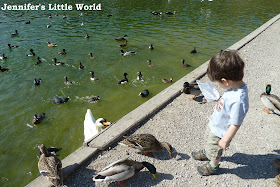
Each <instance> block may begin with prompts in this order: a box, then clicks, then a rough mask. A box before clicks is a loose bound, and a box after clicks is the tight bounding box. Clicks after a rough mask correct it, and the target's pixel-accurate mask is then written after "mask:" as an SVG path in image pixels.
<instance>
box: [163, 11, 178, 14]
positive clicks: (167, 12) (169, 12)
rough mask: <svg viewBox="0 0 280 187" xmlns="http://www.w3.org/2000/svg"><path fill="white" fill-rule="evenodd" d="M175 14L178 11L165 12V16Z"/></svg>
mask: <svg viewBox="0 0 280 187" xmlns="http://www.w3.org/2000/svg"><path fill="white" fill-rule="evenodd" d="M175 13H176V11H174V12H165V14H167V15H173V14H175Z"/></svg>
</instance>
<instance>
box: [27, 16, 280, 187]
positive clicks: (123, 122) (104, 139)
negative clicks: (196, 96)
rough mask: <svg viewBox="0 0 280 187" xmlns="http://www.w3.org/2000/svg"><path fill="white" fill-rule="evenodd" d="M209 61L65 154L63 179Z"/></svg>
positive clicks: (175, 94)
mask: <svg viewBox="0 0 280 187" xmlns="http://www.w3.org/2000/svg"><path fill="white" fill-rule="evenodd" d="M279 19H280V14H279V15H277V16H275V17H273V18H272V19H270V20H269V21H267V22H266V23H265V24H263V25H261V26H260V27H259V28H257V29H256V30H255V31H253V32H252V33H250V34H249V35H247V36H245V37H244V38H243V39H241V40H240V41H238V42H236V43H235V44H233V45H232V46H230V47H229V48H228V49H234V50H239V49H241V48H242V47H244V46H245V45H246V44H248V43H250V42H251V41H252V40H254V39H255V38H256V37H257V36H258V35H260V34H261V33H262V32H263V31H265V30H266V29H267V28H268V27H269V26H270V25H272V24H273V23H275V22H276V21H278V20H279ZM208 63H209V61H207V62H205V63H204V64H202V65H201V66H199V67H198V68H196V69H195V70H193V71H192V72H190V73H189V74H187V75H186V76H184V77H183V78H181V79H180V80H178V81H176V82H175V83H173V84H172V85H171V86H169V87H167V88H166V89H164V90H163V91H161V92H160V93H158V94H157V95H156V96H154V97H152V98H151V99H149V100H148V101H146V102H145V103H143V104H142V105H140V106H139V107H137V108H136V109H134V110H133V111H131V112H129V113H128V114H127V115H125V116H123V117H122V118H121V119H120V120H118V121H117V122H115V123H114V124H113V125H111V126H110V127H107V128H106V129H105V130H104V131H103V132H101V133H100V134H98V135H96V136H95V137H93V138H92V139H91V140H90V141H88V142H87V143H85V144H84V145H83V146H82V147H80V148H78V149H77V150H76V151H74V152H73V153H71V154H70V155H68V156H67V157H66V158H64V159H63V160H62V165H63V175H64V176H63V178H64V179H66V178H67V177H68V176H69V175H71V174H72V173H74V172H75V171H76V170H77V169H78V168H80V167H81V166H82V165H83V164H85V163H86V162H87V161H89V159H90V158H92V157H93V156H94V155H96V154H97V153H98V152H99V151H100V150H105V149H107V148H108V147H109V146H110V145H112V144H114V143H116V142H117V141H119V140H120V139H121V138H122V136H123V135H125V134H127V133H128V132H129V131H130V130H132V129H133V128H135V127H137V126H138V125H140V124H141V123H143V122H144V121H145V120H147V119H148V118H149V117H151V116H152V115H153V114H155V113H156V112H158V111H159V110H160V109H162V108H163V107H164V106H166V105H167V104H168V103H169V102H171V101H172V100H173V99H175V98H176V97H178V96H179V95H180V94H181V91H180V90H181V89H182V85H183V83H184V82H193V81H195V80H197V79H200V78H201V77H203V76H205V74H206V69H207V66H208ZM27 186H28V187H33V186H34V187H38V186H40V187H45V186H46V187H49V186H51V183H50V182H49V181H48V180H47V179H46V178H44V177H43V176H40V177H37V178H36V179H34V180H33V181H32V182H30V183H29V184H28V185H27Z"/></svg>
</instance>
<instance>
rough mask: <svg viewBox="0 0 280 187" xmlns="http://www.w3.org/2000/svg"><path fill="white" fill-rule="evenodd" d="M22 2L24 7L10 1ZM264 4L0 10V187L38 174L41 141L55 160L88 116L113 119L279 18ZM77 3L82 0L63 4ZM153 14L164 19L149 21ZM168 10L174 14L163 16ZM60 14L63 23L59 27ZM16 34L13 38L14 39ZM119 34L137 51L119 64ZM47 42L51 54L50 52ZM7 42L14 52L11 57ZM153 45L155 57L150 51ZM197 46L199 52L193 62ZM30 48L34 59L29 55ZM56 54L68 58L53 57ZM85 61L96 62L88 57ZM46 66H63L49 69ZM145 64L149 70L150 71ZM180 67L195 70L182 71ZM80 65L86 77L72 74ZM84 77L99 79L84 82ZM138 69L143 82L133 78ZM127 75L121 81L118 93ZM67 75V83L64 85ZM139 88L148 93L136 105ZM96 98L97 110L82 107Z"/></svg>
mask: <svg viewBox="0 0 280 187" xmlns="http://www.w3.org/2000/svg"><path fill="white" fill-rule="evenodd" d="M20 2H22V4H24V2H23V1H9V3H10V4H20ZM47 2H50V3H51V2H52V1H47ZM63 2H64V1H62V2H61V3H63ZM266 2H267V3H266V4H265V5H264V4H263V3H262V1H260V0H256V1H240V0H235V1H229V0H224V1H215V0H213V1H206V0H205V1H202V2H201V1H200V0H184V1H175V0H170V1H159V0H153V1H146V2H145V3H143V1H128V0H124V1H114V0H111V1H109V0H107V1H102V11H98V12H97V11H95V12H94V11H83V12H82V13H83V15H82V16H81V12H79V11H74V10H73V11H64V12H63V11H52V12H51V11H1V12H0V26H1V30H0V33H1V35H0V40H1V45H0V49H1V50H0V53H4V54H5V55H6V56H7V57H8V58H7V59H6V60H0V65H1V66H2V67H3V68H9V69H10V71H8V72H1V73H0V88H1V92H0V102H1V105H0V107H1V110H0V120H1V123H0V127H1V131H0V137H1V138H0V159H1V163H0V168H1V169H0V185H1V186H21V185H22V184H27V183H28V182H30V181H31V180H33V179H34V178H35V177H37V176H38V175H39V172H38V169H37V161H38V158H37V156H38V152H39V151H38V148H37V145H38V144H40V143H44V144H46V145H47V146H57V147H63V150H62V151H61V153H60V158H61V159H63V158H64V157H66V156H67V155H68V154H70V153H71V152H73V151H74V150H76V149H77V148H78V147H79V146H81V145H82V143H83V139H84V137H83V121H84V116H85V113H86V110H87V109H88V108H89V109H91V111H92V112H93V115H94V117H95V118H99V117H104V118H106V119H108V120H109V121H116V120H118V119H119V118H121V117H122V116H123V115H125V114H127V113H128V112H129V111H131V110H133V109H134V108H136V107H137V106H139V105H141V104H142V103H144V102H145V101H147V100H148V99H149V98H151V97H153V96H154V95H156V94H157V93H158V92H160V91H161V90H163V89H164V88H166V87H167V86H169V84H164V83H162V82H161V80H160V79H161V78H170V77H173V79H174V80H175V81H176V80H178V79H180V78H181V77H183V76H184V75H186V74H187V73H189V72H190V71H192V70H193V69H195V68H196V67H198V66H199V65H201V64H202V63H204V62H205V61H207V60H208V59H209V58H210V57H211V56H212V55H213V54H214V53H216V52H217V51H219V50H220V49H225V48H226V47H228V46H230V45H232V44H233V43H235V42H236V41H238V40H240V39H241V38H243V37H244V36H246V35H247V34H249V33H250V32H252V31H253V30H255V29H256V28H257V27H259V26H260V25H261V24H263V23H264V22H266V21H267V20H269V19H271V18H272V17H273V16H275V15H276V14H277V13H278V10H277V8H276V7H278V6H279V5H278V4H279V3H278V1H277V0H270V1H266ZM42 3H43V2H42ZM75 3H79V2H77V1H70V2H69V1H68V4H75ZM34 4H36V3H34ZM152 11H157V12H160V11H162V12H163V14H161V15H152V14H151V12H152ZM169 11H170V12H173V11H176V13H175V14H173V15H166V14H165V12H169ZM56 13H58V16H55V14H56ZM21 14H22V16H20V17H19V15H21ZM49 14H52V18H51V19H49V18H48V16H49ZM64 14H65V15H66V16H67V18H66V19H62V17H63V15H64ZM109 14H110V15H112V16H108V15H109ZM27 21H30V24H25V22H27ZM47 24H50V25H51V27H49V28H47ZM81 24H82V26H81ZM14 30H18V32H19V35H18V36H16V37H11V35H10V34H11V33H12V32H14ZM86 34H88V35H89V36H90V37H89V38H88V39H86V38H85V36H86ZM125 34H126V35H127V41H128V45H127V46H126V47H124V50H125V51H136V52H137V54H136V55H132V56H125V57H124V56H121V53H120V47H119V45H120V44H122V43H124V41H120V42H118V41H116V40H115V38H117V37H120V36H123V35H125ZM48 41H49V42H51V43H56V44H57V45H58V46H57V47H48V45H47V42H48ZM8 43H10V44H11V45H18V46H19V47H18V48H13V49H11V50H9V49H8V47H7V44H8ZM151 44H153V46H154V50H150V49H149V46H150V45H151ZM194 47H196V49H197V51H198V53H196V54H191V53H190V51H191V50H192V49H193V48H194ZM30 49H33V50H34V53H35V54H36V56H32V57H27V56H26V54H28V53H30ZM62 49H66V51H67V54H66V55H59V54H58V52H60V51H62ZM89 53H93V56H95V57H96V59H95V60H93V59H90V57H89ZM37 57H40V58H41V60H42V63H41V64H40V65H34V64H35V63H36V62H37ZM53 58H57V60H58V61H60V62H64V63H65V65H62V66H54V65H53V63H54V62H53V61H52V59H53ZM148 59H151V61H152V63H153V64H154V65H155V66H156V68H150V67H149V66H148V62H147V60H148ZM182 59H185V61H186V63H187V64H190V65H191V66H192V67H189V68H183V67H182V65H181V64H182V63H181V60H182ZM79 62H82V64H83V65H84V66H85V67H84V69H83V70H79ZM90 71H94V73H95V76H97V77H98V78H99V81H91V80H90V76H91V74H90V73H89V72H90ZM139 71H141V72H142V74H143V79H144V81H137V80H136V77H137V75H138V73H137V72H139ZM125 72H126V73H127V74H128V76H127V78H128V83H127V84H124V85H117V83H118V81H119V80H121V79H123V74H124V73H125ZM65 76H67V77H68V78H69V80H71V81H72V83H73V84H72V85H69V86H67V85H65V84H64V81H65V78H64V77H65ZM34 78H41V79H42V83H41V85H40V86H36V87H35V86H34V85H33V80H34ZM145 89H148V90H149V92H150V95H149V96H148V97H146V98H142V97H138V94H139V93H140V92H141V91H143V90H145ZM56 95H58V96H65V97H68V96H69V97H70V98H71V99H70V100H69V101H68V102H67V103H65V104H60V105H57V104H54V103H53V102H52V98H53V97H54V96H56ZM97 95H99V96H100V100H99V101H98V102H93V103H89V102H87V101H86V100H85V98H90V97H93V96H97ZM42 112H44V113H46V118H45V119H44V121H43V122H42V123H40V124H38V125H33V124H32V119H33V116H34V114H38V113H42Z"/></svg>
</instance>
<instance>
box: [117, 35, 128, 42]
mask: <svg viewBox="0 0 280 187" xmlns="http://www.w3.org/2000/svg"><path fill="white" fill-rule="evenodd" d="M126 37H127V35H126V34H125V35H124V36H122V37H118V38H115V40H117V41H122V40H126Z"/></svg>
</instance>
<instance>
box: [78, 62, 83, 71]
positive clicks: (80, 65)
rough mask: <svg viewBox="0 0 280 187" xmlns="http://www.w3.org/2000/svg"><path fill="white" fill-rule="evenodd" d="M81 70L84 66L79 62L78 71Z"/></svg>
mask: <svg viewBox="0 0 280 187" xmlns="http://www.w3.org/2000/svg"><path fill="white" fill-rule="evenodd" d="M83 69H84V65H83V64H82V62H81V61H80V64H79V70H83Z"/></svg>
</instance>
